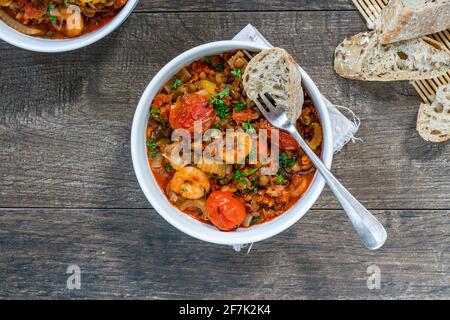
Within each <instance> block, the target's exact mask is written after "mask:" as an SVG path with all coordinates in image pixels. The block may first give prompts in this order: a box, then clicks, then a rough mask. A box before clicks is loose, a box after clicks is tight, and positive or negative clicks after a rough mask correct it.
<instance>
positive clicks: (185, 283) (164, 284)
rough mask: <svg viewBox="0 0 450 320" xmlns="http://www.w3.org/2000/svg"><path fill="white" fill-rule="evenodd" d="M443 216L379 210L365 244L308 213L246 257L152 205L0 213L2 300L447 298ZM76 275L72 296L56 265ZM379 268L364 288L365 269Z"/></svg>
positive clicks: (331, 217)
mask: <svg viewBox="0 0 450 320" xmlns="http://www.w3.org/2000/svg"><path fill="white" fill-rule="evenodd" d="M449 213H450V212H449V211H448V210H447V211H444V210H441V211H439V210H425V211H421V210H400V211H398V210H384V211H378V210H377V211H376V212H375V214H376V215H377V217H378V218H380V219H381V220H382V221H383V223H384V224H385V226H386V228H387V231H388V241H387V243H386V245H385V246H384V247H383V248H382V249H381V250H379V251H376V252H370V251H368V250H366V249H364V248H363V247H362V246H361V244H360V243H359V241H358V240H357V238H356V236H355V234H354V232H353V230H352V228H351V226H350V224H349V222H348V221H347V219H346V218H345V217H344V214H343V213H342V212H341V211H333V210H313V211H311V212H310V213H309V214H308V215H307V216H306V217H305V218H304V219H303V220H302V221H301V222H299V223H297V224H296V225H295V226H293V227H292V228H290V229H289V230H287V231H285V232H284V233H282V234H280V235H278V236H276V237H274V238H272V239H269V240H267V241H264V242H260V243H257V244H255V245H254V246H253V249H252V250H251V252H250V254H248V255H247V254H246V253H245V252H240V253H236V252H234V251H233V250H232V249H231V248H229V247H225V246H217V245H211V244H207V243H204V242H201V241H198V240H195V239H193V238H190V237H188V236H186V235H184V234H182V233H181V232H179V231H177V230H176V229H174V228H173V227H172V226H170V225H169V224H168V223H166V222H165V221H163V220H162V218H161V217H159V216H158V215H157V214H156V213H155V212H154V211H152V210H58V209H55V210H31V209H17V210H1V211H0V250H1V252H2V254H1V255H0V279H1V280H2V286H1V289H0V297H1V298H10V299H12V298H34V299H36V298H52V299H55V298H58V299H61V298H97V299H98V298H139V299H141V298H142V299H166V298H174V299H230V298H233V299H249V298H251V299H318V298H320V299H335V298H340V299H380V298H383V299H393V298H400V299H432V298H435V299H446V298H448V297H449V296H450V264H449V261H450V260H449V252H450V224H449V220H448V215H449ZM72 264H76V265H78V266H79V267H80V269H81V289H80V290H68V289H67V288H66V279H67V277H68V275H67V274H66V269H67V267H68V266H69V265H72ZM374 264H375V265H377V266H378V267H379V268H380V270H381V289H380V290H368V288H367V286H366V281H367V277H368V274H367V267H368V266H370V265H374Z"/></svg>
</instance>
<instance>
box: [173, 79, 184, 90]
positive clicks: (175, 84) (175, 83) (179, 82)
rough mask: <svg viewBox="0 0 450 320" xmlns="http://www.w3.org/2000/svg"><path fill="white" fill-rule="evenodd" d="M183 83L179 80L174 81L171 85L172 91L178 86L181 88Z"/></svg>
mask: <svg viewBox="0 0 450 320" xmlns="http://www.w3.org/2000/svg"><path fill="white" fill-rule="evenodd" d="M182 84H183V82H182V81H181V80H180V79H175V81H174V82H173V84H172V89H173V90H176V89H178V87H179V86H181V85H182Z"/></svg>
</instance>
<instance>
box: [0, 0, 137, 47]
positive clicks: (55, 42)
mask: <svg viewBox="0 0 450 320" xmlns="http://www.w3.org/2000/svg"><path fill="white" fill-rule="evenodd" d="M138 3H139V0H128V2H127V4H126V5H125V6H124V7H123V8H122V10H120V12H119V13H118V14H117V15H116V16H115V17H114V18H113V19H112V20H111V21H110V22H108V23H107V24H105V25H104V26H103V27H101V28H99V29H97V30H95V31H93V32H89V33H87V34H85V35H82V36H80V37H77V38H72V39H45V38H39V37H33V36H29V35H26V34H23V33H21V32H19V31H17V30H15V29H13V28H11V27H10V26H8V25H7V24H6V23H5V22H3V21H1V20H0V39H2V40H4V41H6V42H8V43H9V44H11V45H13V46H16V47H18V48H22V49H25V50H29V51H35V52H45V53H56V52H66V51H72V50H76V49H80V48H83V47H86V46H88V45H91V44H93V43H94V42H97V41H99V40H100V39H102V38H104V37H106V36H107V35H108V34H110V33H111V32H113V31H114V30H115V29H116V28H118V27H119V26H120V25H121V24H122V23H123V22H124V21H125V20H126V19H127V18H128V16H129V15H130V14H131V12H132V11H133V10H134V8H135V7H136V5H137V4H138Z"/></svg>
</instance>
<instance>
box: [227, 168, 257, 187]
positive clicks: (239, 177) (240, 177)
mask: <svg viewBox="0 0 450 320" xmlns="http://www.w3.org/2000/svg"><path fill="white" fill-rule="evenodd" d="M258 170H259V167H256V168H253V169H251V170H249V171H239V170H238V171H235V172H234V173H233V176H232V178H233V180H235V181H237V182H240V183H242V185H243V186H244V188H245V187H247V180H245V179H244V178H246V177H248V176H251V175H252V174H254V173H256V172H257V171H258Z"/></svg>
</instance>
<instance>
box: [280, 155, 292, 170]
mask: <svg viewBox="0 0 450 320" xmlns="http://www.w3.org/2000/svg"><path fill="white" fill-rule="evenodd" d="M280 165H281V166H282V167H283V168H291V167H293V166H294V165H295V159H289V157H288V155H287V154H286V152H282V153H280Z"/></svg>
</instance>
